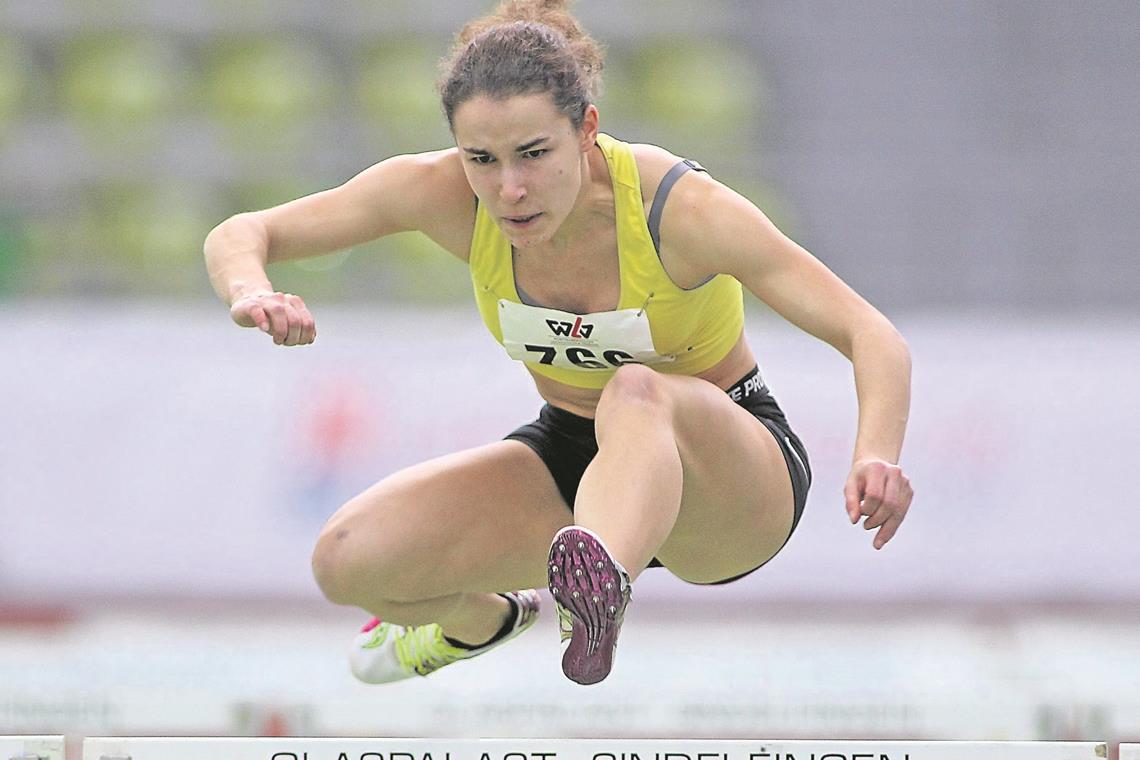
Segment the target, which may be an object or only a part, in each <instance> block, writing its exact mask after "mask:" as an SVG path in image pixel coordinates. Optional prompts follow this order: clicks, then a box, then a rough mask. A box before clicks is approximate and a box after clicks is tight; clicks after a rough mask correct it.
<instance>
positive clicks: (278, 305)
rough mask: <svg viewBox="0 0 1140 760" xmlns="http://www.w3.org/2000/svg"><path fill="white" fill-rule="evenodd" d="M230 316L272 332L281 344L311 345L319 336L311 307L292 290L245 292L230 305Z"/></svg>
mask: <svg viewBox="0 0 1140 760" xmlns="http://www.w3.org/2000/svg"><path fill="white" fill-rule="evenodd" d="M230 318H231V319H233V321H234V322H236V323H237V324H239V325H240V326H242V327H257V328H259V329H260V330H261V331H262V332H266V333H269V334H270V335H272V336H273V342H274V343H276V344H277V345H279V346H307V345H308V344H310V343H312V342H313V341H314V340H316V339H317V325H316V322H314V321H313V315H312V314H310V313H309V307H307V306H305V302H304V301H302V300H301V297H300V296H295V295H292V294H291V293H271V292H269V291H261V292H256V293H249V294H247V295H243V296H241V297H240V298H238V299H237V300H236V301H234V302H233V305H232V306H230Z"/></svg>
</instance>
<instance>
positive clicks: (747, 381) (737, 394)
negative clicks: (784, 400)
mask: <svg viewBox="0 0 1140 760" xmlns="http://www.w3.org/2000/svg"><path fill="white" fill-rule="evenodd" d="M725 393H727V394H728V397H729V398H731V399H732V400H733V401H736V402H738V403H739V402H741V401H743V400H745V399H747V398H749V397H750V396H756V395H762V396H767V395H770V394H769V391H768V386H767V385H765V384H764V378H763V377H761V376H760V367H759V366H756V367H753V368H752V369H750V370H749V371H748V374H746V375H745V376H744V377H742V378H740V379H739V380H737V381H736V382H735V383H733V384H732V385H731V386H730V387H729V389H728V390H726V391H725Z"/></svg>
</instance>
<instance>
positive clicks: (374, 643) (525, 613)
mask: <svg viewBox="0 0 1140 760" xmlns="http://www.w3.org/2000/svg"><path fill="white" fill-rule="evenodd" d="M499 596H502V597H504V598H506V599H508V600H510V601H511V602H513V603H514V610H515V621H514V625H513V626H512V628H511V630H510V631H509V632H508V633H507V634H506V635H504V636H501V637H499V638H497V639H494V640H493V641H491V642H490V643H489V644H485V645H484V646H481V647H479V648H478V649H464V648H463V647H457V646H455V645H454V644H450V643H448V641H447V639H446V638H444V636H443V629H442V628H440V627H439V625H438V624H436V623H428V624H426V625H415V626H403V625H396V624H395V623H385V622H383V621H381V620H379V619H377V618H373V619H372V620H370V621H369V622H368V624H367V625H365V626H364V628H362V629H361V631H360V633H359V634H357V636H356V638H355V639H353V641H352V648H351V649H350V650H349V654H348V662H349V666H350V668H351V669H352V674H353V675H354V676H356V677H357V678H358V679H360V680H361V681H364V682H365V683H390V682H392V681H402V680H403V679H405V678H413V677H415V676H426V675H428V674H430V673H434V672H435V671H437V670H439V669H440V668H442V667H444V666H446V665H450V664H451V663H453V662H459V661H460V660H470V659H471V658H472V657H478V656H479V655H481V654H483V653H484V652H489V651H491V650H492V649H494V648H495V647H497V646H499V645H500V644H503V643H505V642H507V641H510V640H511V639H513V638H514V637H515V636H518V635H519V634H520V633H522V632H523V631H525V630H526V629H528V628H530V627H531V626H532V625H534V622H535V621H536V620H538V607H539V598H538V592H537V591H535V590H534V589H527V590H525V591H512V592H510V593H507V594H499Z"/></svg>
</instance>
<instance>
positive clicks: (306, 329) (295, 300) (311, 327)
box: [289, 296, 317, 346]
mask: <svg viewBox="0 0 1140 760" xmlns="http://www.w3.org/2000/svg"><path fill="white" fill-rule="evenodd" d="M289 303H291V304H292V305H293V308H294V309H296V310H297V314H298V315H299V316H300V319H301V330H300V333H299V335H298V337H297V345H301V346H304V345H308V344H310V343H312V342H313V341H314V340H315V339H316V337H317V325H316V321H315V320H314V319H313V315H312V313H310V312H309V307H308V306H306V305H305V302H304V301H303V300H302V299H301V298H300V297H299V296H289Z"/></svg>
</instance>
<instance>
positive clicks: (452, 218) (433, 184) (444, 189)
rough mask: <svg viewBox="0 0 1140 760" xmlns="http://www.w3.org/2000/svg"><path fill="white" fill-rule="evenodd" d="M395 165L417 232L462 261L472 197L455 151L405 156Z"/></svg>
mask: <svg viewBox="0 0 1140 760" xmlns="http://www.w3.org/2000/svg"><path fill="white" fill-rule="evenodd" d="M389 161H396V162H398V163H399V165H400V167H401V170H402V172H401V173H402V174H403V176H404V179H403V181H402V182H401V183H400V184H401V186H402V187H403V188H404V191H405V192H406V194H407V197H406V199H405V200H407V201H409V202H410V203H411V204H412V205H414V207H415V208H416V209H417V211H416V216H417V217H418V218H417V229H419V230H420V231H421V232H423V233H425V234H426V235H427V236H428V237H430V238H432V239H433V240H435V241H436V242H437V243H439V244H440V245H441V246H443V247H444V248H445V249H447V250H448V251H450V252H451V253H453V254H454V255H456V256H458V257H459V258H461V259H464V260H466V257H467V253H468V247H469V246H470V242H471V233H472V230H473V229H474V224H475V193H474V192H473V191H472V190H471V185H470V184H469V183H468V182H467V175H466V174H464V172H463V159H462V158H461V157H460V155H459V150H458V149H457V148H446V149H443V150H434V151H428V152H425V153H409V154H404V155H401V156H397V157H395V158H393V159H389Z"/></svg>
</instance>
